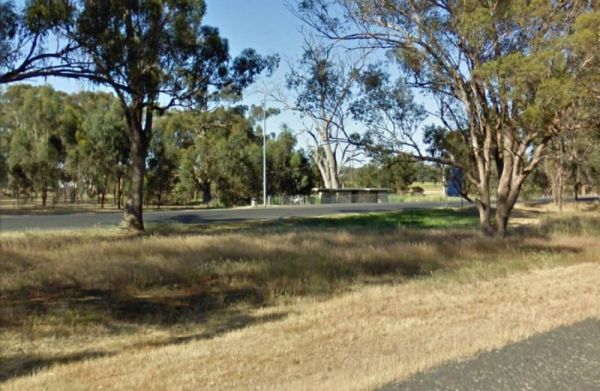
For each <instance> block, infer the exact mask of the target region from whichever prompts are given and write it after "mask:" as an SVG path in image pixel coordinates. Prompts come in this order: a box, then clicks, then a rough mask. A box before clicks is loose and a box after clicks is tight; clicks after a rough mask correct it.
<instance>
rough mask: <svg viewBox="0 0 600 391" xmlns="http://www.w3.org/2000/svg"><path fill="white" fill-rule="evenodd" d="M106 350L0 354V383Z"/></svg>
mask: <svg viewBox="0 0 600 391" xmlns="http://www.w3.org/2000/svg"><path fill="white" fill-rule="evenodd" d="M110 355H112V354H110V353H106V352H96V351H86V352H78V353H73V354H67V355H60V356H48V357H43V356H36V355H32V354H19V355H14V356H2V355H0V385H1V384H2V382H4V381H7V380H9V379H11V378H15V377H20V376H26V375H29V374H32V373H34V372H37V371H39V370H41V369H44V368H47V367H50V366H52V365H57V364H69V363H74V362H77V361H82V360H90V359H94V358H100V357H107V356H110Z"/></svg>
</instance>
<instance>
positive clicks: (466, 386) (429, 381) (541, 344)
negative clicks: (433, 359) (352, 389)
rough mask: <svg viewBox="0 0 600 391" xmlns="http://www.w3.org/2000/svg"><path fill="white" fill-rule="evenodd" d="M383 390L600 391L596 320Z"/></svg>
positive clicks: (598, 321) (599, 328) (599, 335)
mask: <svg viewBox="0 0 600 391" xmlns="http://www.w3.org/2000/svg"><path fill="white" fill-rule="evenodd" d="M381 390H382V391H383V390H385V391H400V390H402V391H417V390H418V391H429V390H439V391H446V390H447V391H450V390H452V391H455V390H465V391H466V390H486V391H487V390H489V391H500V390H502V391H504V390H506V391H508V390H548V391H550V390H552V391H571V390H578V391H588V390H589V391H592V390H600V319H588V320H586V321H583V322H580V323H576V324H574V325H571V326H567V327H561V328H558V329H555V330H553V331H550V332H547V333H544V334H540V335H537V336H534V337H531V338H529V339H526V340H524V341H521V342H518V343H515V344H512V345H508V346H506V347H504V348H502V349H499V350H495V351H492V352H488V353H482V354H480V355H478V356H476V357H475V358H473V359H470V360H467V361H462V362H453V363H449V364H446V365H442V366H440V367H437V368H434V369H432V370H430V371H426V372H423V373H420V374H418V375H416V376H414V377H412V378H410V379H408V380H407V381H405V382H401V383H397V384H390V385H388V386H386V387H384V388H382V389H381Z"/></svg>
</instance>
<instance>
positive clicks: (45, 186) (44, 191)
mask: <svg viewBox="0 0 600 391" xmlns="http://www.w3.org/2000/svg"><path fill="white" fill-rule="evenodd" d="M47 199H48V183H47V181H46V178H42V206H44V207H45V206H46V200H47Z"/></svg>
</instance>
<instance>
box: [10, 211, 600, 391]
mask: <svg viewBox="0 0 600 391" xmlns="http://www.w3.org/2000/svg"><path fill="white" fill-rule="evenodd" d="M520 214H521V217H523V218H525V217H527V218H529V219H531V218H536V219H538V220H539V221H541V225H540V226H534V227H531V226H523V227H521V228H519V229H518V230H517V231H516V232H515V235H513V236H512V237H511V238H509V239H508V240H506V241H497V240H494V239H489V238H484V237H481V236H480V235H479V234H478V233H477V232H476V231H473V230H465V229H460V230H457V229H452V230H447V229H446V230H431V229H428V230H417V229H401V228H390V227H389V224H388V225H385V226H384V228H377V227H372V226H371V227H370V226H368V225H365V224H364V221H362V220H360V221H358V222H359V223H360V224H359V225H358V226H357V227H353V228H351V229H344V228H343V225H341V223H340V222H339V221H336V222H335V224H334V225H332V226H331V227H328V226H322V225H320V224H316V225H315V224H305V225H303V224H296V225H293V224H292V225H290V224H281V225H280V226H266V227H262V228H261V226H252V227H250V230H248V229H243V230H241V231H239V232H230V231H231V230H229V229H224V230H223V231H224V233H221V232H220V231H219V230H213V231H210V232H212V233H210V234H197V233H186V234H182V233H178V234H165V233H161V234H155V235H149V236H129V235H123V234H122V233H119V232H117V231H97V232H83V233H72V232H71V233H49V234H40V233H37V234H36V233H33V234H10V235H2V236H0V246H1V249H2V251H1V253H0V330H1V331H2V333H0V381H2V380H8V382H6V383H4V384H3V385H5V386H7V387H9V389H10V388H11V387H12V388H13V389H26V388H30V387H33V388H35V386H36V385H37V386H39V387H41V386H42V385H43V384H45V383H46V382H48V385H49V387H50V388H54V389H61V388H63V387H66V388H78V387H77V386H76V385H79V384H87V385H89V386H90V387H94V388H95V387H97V386H104V387H117V386H119V387H120V388H122V389H129V388H137V389H140V388H143V389H146V388H152V387H151V385H152V384H155V385H156V386H155V387H154V388H156V389H163V388H170V389H173V388H175V389H176V388H188V389H194V388H198V387H208V385H209V384H210V382H213V383H214V384H213V385H212V386H211V387H213V388H214V387H216V386H217V385H218V386H222V387H223V388H228V387H229V388H232V387H233V388H239V387H240V386H243V385H246V386H247V387H249V388H251V387H253V386H256V387H261V388H262V387H273V388H277V386H278V385H280V386H281V385H283V384H285V385H286V387H285V388H289V387H288V384H289V385H290V387H292V386H293V387H292V388H296V389H311V388H314V387H313V386H315V385H320V386H319V387H321V388H323V387H324V388H328V389H331V388H339V387H333V385H334V384H336V383H331V382H337V381H341V380H340V379H345V380H344V382H343V383H340V384H343V385H344V386H343V387H341V388H348V387H350V386H351V385H356V387H358V388H365V387H371V386H373V385H376V384H382V383H383V382H387V381H390V380H394V379H395V378H400V377H403V376H406V375H408V374H410V373H413V372H414V371H416V370H418V369H420V368H425V367H428V366H431V365H433V364H434V363H437V362H440V361H442V360H446V359H450V358H453V357H459V356H460V357H462V356H466V355H469V354H472V353H474V352H475V351H477V350H479V349H489V348H491V347H494V346H500V345H502V344H504V343H507V342H509V341H512V340H517V339H520V338H523V337H524V336H526V335H529V334H531V333H535V332H539V331H543V330H546V329H548V328H551V327H554V326H557V325H560V324H564V323H570V322H574V321H576V320H579V319H582V318H584V317H586V316H594V315H596V316H597V310H598V308H600V305H599V303H598V302H597V301H594V300H597V299H598V297H600V295H599V294H598V287H599V286H600V285H599V284H598V278H600V276H599V275H598V266H597V265H598V263H597V262H598V261H599V259H598V254H599V253H600V244H599V243H598V240H597V239H598V235H600V222H599V221H600V215H598V213H597V211H589V212H586V214H581V213H580V214H572V215H569V216H568V217H543V216H541V215H540V213H539V211H536V210H529V211H521V212H520ZM459 217H460V216H459ZM377 218H378V219H379V220H381V221H384V222H385V223H386V224H387V223H388V221H387V220H385V219H382V218H380V217H377ZM379 220H378V221H379ZM348 221H349V222H352V221H354V222H355V223H356V222H357V220H356V219H354V220H352V218H350V217H349V218H348ZM332 224H333V223H332ZM161 232H162V231H161ZM583 262H587V263H591V264H586V265H580V266H572V267H569V268H558V269H553V270H551V271H545V272H535V274H533V275H522V276H519V277H511V278H508V279H502V277H505V276H508V275H512V274H513V273H515V272H518V271H531V270H535V269H539V268H547V267H559V266H565V265H575V264H579V263H583ZM594 262H596V263H594ZM540 273H541V274H540ZM561 275H562V277H561ZM497 278H501V279H500V280H495V279H497ZM485 281H488V282H485ZM399 283H401V284H399ZM594 284H595V285H594ZM372 285H376V286H375V287H372ZM569 306H571V308H570V309H569V310H566V308H569ZM511 311H512V312H511ZM465 322H468V324H465ZM236 329H241V330H238V331H233V332H232V330H236ZM226 332H227V333H226ZM224 333H226V334H224ZM222 334H223V335H222ZM162 346H166V347H162ZM163 355H164V356H165V357H166V358H164V359H163V358H161V357H162V356H163ZM100 356H110V357H106V358H99V357H100ZM180 356H181V359H180V358H179V357H180ZM182 360H183V364H179V362H180V361H182ZM59 364H62V365H60V366H57V367H56V369H52V370H50V371H49V372H48V371H45V370H44V368H46V367H48V366H52V365H59ZM163 365H165V369H163V368H162V366H163ZM136 366H137V367H139V369H134V368H135V367H136ZM328 368H331V369H328ZM35 370H43V371H42V372H41V373H40V375H39V376H38V375H35V376H33V377H27V376H26V375H27V374H29V373H30V372H31V371H35ZM95 371H97V374H94V372H95ZM51 373H54V375H51ZM169 374H171V375H172V376H175V377H177V378H178V379H182V380H175V379H173V378H172V377H169V376H168V375H169ZM23 376H25V377H23ZM18 377H23V379H22V380H19V379H18ZM51 379H54V380H52V382H51ZM163 380H164V382H163ZM20 381H23V382H26V383H21V382H20ZM71 381H72V382H73V383H69V382H71ZM65 382H66V383H65ZM81 382H83V383H81ZM161 382H162V383H161ZM240 382H242V383H240ZM319 387H317V388H319ZM86 388H87V386H86Z"/></svg>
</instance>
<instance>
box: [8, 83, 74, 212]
mask: <svg viewBox="0 0 600 391" xmlns="http://www.w3.org/2000/svg"><path fill="white" fill-rule="evenodd" d="M6 98H8V101H6ZM63 99H64V95H63V94H61V93H58V92H56V91H54V89H52V88H51V87H48V86H43V87H28V86H16V87H11V88H10V89H9V90H8V91H7V93H6V94H5V99H3V101H4V102H3V107H2V110H3V112H4V117H5V121H6V122H5V126H7V127H10V128H11V136H10V140H11V141H10V151H9V154H8V166H9V173H10V176H11V178H12V183H13V188H14V189H15V191H16V192H17V197H19V196H20V193H21V191H22V190H26V191H29V192H30V193H31V192H34V191H37V190H39V192H40V196H41V199H42V206H46V203H47V199H48V193H49V191H53V192H54V195H55V196H56V194H57V189H58V184H59V179H60V177H61V170H62V163H64V158H65V143H64V138H63V135H62V134H61V132H60V130H61V128H62V125H61V120H62V112H63V108H64V105H63V103H64V102H63Z"/></svg>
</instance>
